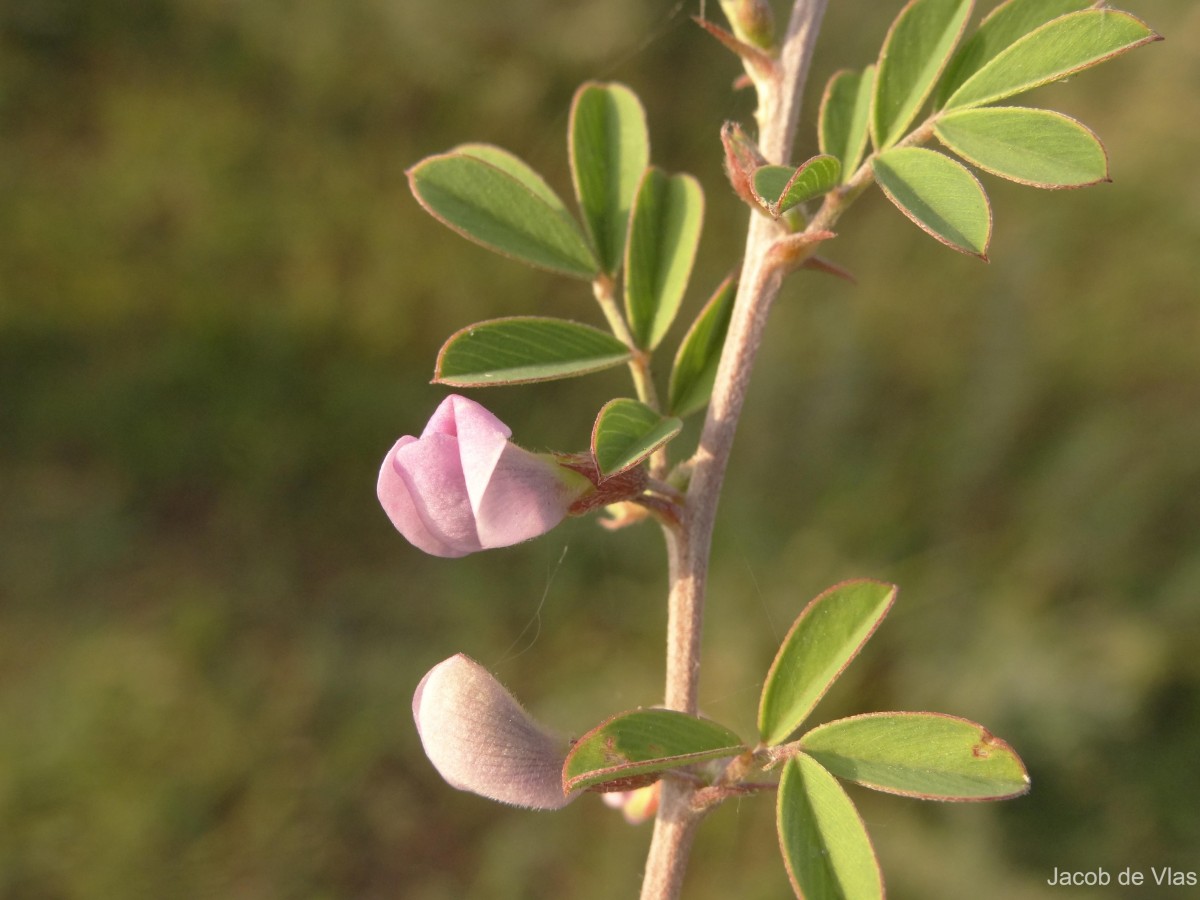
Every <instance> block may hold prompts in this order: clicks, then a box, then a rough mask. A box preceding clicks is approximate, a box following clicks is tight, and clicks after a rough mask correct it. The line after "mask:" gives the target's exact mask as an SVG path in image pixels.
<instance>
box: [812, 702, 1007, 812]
mask: <svg viewBox="0 0 1200 900" xmlns="http://www.w3.org/2000/svg"><path fill="white" fill-rule="evenodd" d="M800 747H801V748H802V749H803V750H804V752H805V753H807V754H809V755H810V756H811V757H813V759H815V760H817V762H819V763H820V764H821V765H822V766H824V767H825V768H826V769H828V770H829V771H830V772H832V773H833V774H834V775H837V776H839V777H840V778H845V779H847V780H849V781H855V782H857V783H859V784H862V785H865V786H866V787H870V788H875V789H876V790H880V791H885V792H887V793H891V794H904V795H905V796H909V797H918V798H921V799H923V800H1003V799H1005V798H1008V797H1016V796H1019V795H1021V794H1024V793H1025V792H1026V791H1028V790H1029V775H1028V774H1027V773H1026V771H1025V766H1024V764H1022V762H1021V759H1020V757H1018V756H1017V754H1016V753H1015V752H1014V751H1013V749H1012V747H1010V746H1009V745H1008V744H1006V743H1005V742H1004V741H1002V740H1000V739H999V738H997V737H995V736H994V735H993V734H991V732H989V731H988V730H987V729H986V728H984V727H983V726H981V725H977V724H976V723H974V722H970V721H968V720H967V719H960V718H957V717H956V716H947V715H944V714H942V713H930V712H885V713H868V714H866V715H861V716H851V717H850V718H848V719H838V720H837V721H834V722H829V723H827V724H825V725H821V726H819V727H817V728H814V729H813V730H812V731H810V732H808V734H806V735H804V737H802V738H801V739H800Z"/></svg>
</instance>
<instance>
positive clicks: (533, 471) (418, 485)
mask: <svg viewBox="0 0 1200 900" xmlns="http://www.w3.org/2000/svg"><path fill="white" fill-rule="evenodd" d="M511 436H512V430H511V429H510V428H509V427H508V426H507V425H505V424H504V423H503V422H501V421H500V420H499V419H497V418H496V417H495V416H494V415H492V413H490V412H489V411H488V410H487V409H485V408H484V407H483V406H481V405H480V404H478V403H476V402H475V401H474V400H468V399H467V398H466V397H461V396H459V395H457V394H451V395H450V396H449V397H447V398H446V399H445V400H443V401H442V403H441V405H440V406H438V408H437V410H436V411H435V412H434V414H433V416H432V418H430V420H429V423H428V424H427V425H426V426H425V430H424V431H423V432H421V436H420V437H419V438H417V437H412V436H411V435H405V436H404V437H402V438H400V440H398V441H397V442H396V444H395V446H393V447H392V449H391V450H390V451H389V452H388V454H387V456H386V457H385V458H384V461H383V467H382V468H381V469H380V472H379V483H378V488H377V490H378V494H379V502H380V503H381V504H382V505H383V509H384V511H385V512H386V513H387V514H388V518H390V519H391V520H392V524H393V525H395V526H396V528H397V530H398V531H399V532H400V533H401V534H402V535H404V537H405V538H407V539H408V541H409V542H410V543H411V544H413V546H415V547H417V548H419V549H421V550H424V551H425V552H426V553H430V554H432V555H434V556H445V557H457V556H466V555H467V554H468V553H475V552H477V551H479V550H487V549H490V548H493V547H507V546H509V545H511V544H517V543H520V542H521V541H525V540H528V539H530V538H533V537H537V536H538V535H540V534H544V533H545V532H547V531H549V530H550V529H551V528H553V527H554V526H555V525H557V524H558V523H559V522H561V521H562V520H563V518H565V517H566V515H567V513H568V512H569V511H570V510H571V506H572V504H574V503H575V502H576V501H577V500H579V499H580V498H581V497H582V496H584V495H585V494H586V493H588V492H589V491H591V490H592V489H593V485H592V483H591V482H590V481H589V480H588V479H587V478H585V477H584V476H583V475H581V474H579V473H578V472H574V471H572V470H570V469H568V468H566V467H564V466H561V465H559V464H558V463H557V462H556V461H555V460H554V458H553V457H550V456H543V455H539V454H536V453H530V452H529V451H528V450H523V449H521V448H520V447H518V446H517V445H516V444H513V443H511V442H510V441H509V437H511Z"/></svg>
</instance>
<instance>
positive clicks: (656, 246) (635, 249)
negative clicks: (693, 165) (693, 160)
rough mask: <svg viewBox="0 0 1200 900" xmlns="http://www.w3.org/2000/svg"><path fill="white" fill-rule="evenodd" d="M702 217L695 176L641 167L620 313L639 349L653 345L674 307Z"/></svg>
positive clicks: (664, 330) (700, 193)
mask: <svg viewBox="0 0 1200 900" xmlns="http://www.w3.org/2000/svg"><path fill="white" fill-rule="evenodd" d="M703 219H704V193H703V191H701V189H700V183H699V182H698V181H696V179H695V178H693V177H692V176H691V175H667V174H666V173H665V172H663V171H661V170H660V169H657V168H653V167H651V168H650V169H647V170H646V173H645V176H644V177H643V178H642V183H641V186H640V187H639V188H638V193H637V199H636V201H635V205H634V211H633V220H632V222H631V223H630V226H629V243H628V246H627V247H626V248H625V312H626V316H627V318H628V320H629V328H630V330H631V331H632V332H633V337H634V340H635V341H636V342H637V345H638V346H639V347H641V348H643V349H647V350H652V349H654V348H655V347H657V346H658V344H659V342H660V341H661V340H662V339H663V336H664V335H665V334H666V333H667V329H668V328H669V327H670V326H671V322H673V321H674V319H675V315H676V314H677V313H678V312H679V305H680V303H682V301H683V294H684V291H685V290H686V289H687V283H688V279H689V278H690V277H691V274H692V263H693V262H694V261H695V259H696V248H697V247H698V246H699V244H700V226H701V223H702V222H703Z"/></svg>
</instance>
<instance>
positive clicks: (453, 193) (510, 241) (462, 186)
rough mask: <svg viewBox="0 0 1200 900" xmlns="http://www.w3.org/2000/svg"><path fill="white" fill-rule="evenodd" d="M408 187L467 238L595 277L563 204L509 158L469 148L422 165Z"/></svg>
mask: <svg viewBox="0 0 1200 900" xmlns="http://www.w3.org/2000/svg"><path fill="white" fill-rule="evenodd" d="M408 181H409V186H410V187H411V189H412V192H413V195H414V196H415V197H416V198H417V200H418V202H420V204H421V205H422V206H423V207H425V209H426V211H428V212H429V214H430V215H432V216H433V217H434V218H436V219H437V220H438V221H440V222H441V223H442V224H444V225H446V226H447V227H449V228H452V229H453V230H455V231H457V232H458V233H459V234H461V235H462V236H463V237H466V238H468V239H469V240H472V241H474V242H475V243H477V244H481V245H482V246H484V247H487V248H488V249H490V250H494V251H496V252H497V253H502V254H504V255H505V256H510V257H512V258H513V259H517V260H520V261H522V262H525V263H528V264H530V265H533V266H539V267H541V268H544V269H550V270H552V271H555V272H560V273H562V274H564V275H572V276H574V277H576V278H585V279H589V280H590V279H592V278H593V277H595V275H596V273H597V269H598V264H597V262H596V258H595V256H594V255H593V254H592V251H591V248H590V247H589V246H588V243H587V240H586V238H585V237H584V236H583V233H582V232H581V231H580V229H579V226H578V225H577V224H576V223H575V220H574V219H573V218H571V216H570V214H569V213H568V212H567V210H566V207H564V206H563V204H562V201H561V200H559V199H558V197H557V196H556V195H555V194H554V192H553V191H551V190H550V188H549V187H548V186H547V185H546V183H545V182H544V181H543V180H542V179H541V177H540V176H539V175H537V174H536V173H535V172H534V171H533V170H532V169H530V168H529V167H528V166H527V165H525V163H523V162H521V160H519V159H517V158H516V157H515V156H512V155H511V154H509V153H507V152H506V151H503V150H501V149H499V148H498V147H489V146H487V145H481V144H468V145H467V146H466V148H461V149H459V150H452V151H450V152H449V153H444V154H441V155H440V156H431V157H429V158H427V159H424V160H422V161H421V162H419V163H417V164H416V165H415V166H413V167H412V168H411V169H409V170H408Z"/></svg>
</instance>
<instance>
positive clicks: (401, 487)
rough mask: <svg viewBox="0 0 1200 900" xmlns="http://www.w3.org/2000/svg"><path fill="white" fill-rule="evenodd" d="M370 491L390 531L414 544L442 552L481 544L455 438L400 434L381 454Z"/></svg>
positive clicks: (457, 551)
mask: <svg viewBox="0 0 1200 900" xmlns="http://www.w3.org/2000/svg"><path fill="white" fill-rule="evenodd" d="M376 490H377V493H378V495H379V502H380V503H381V504H382V506H383V509H384V511H385V512H386V513H387V514H388V518H389V519H391V520H392V524H393V525H394V526H396V530H397V531H399V532H400V533H401V534H402V535H404V537H405V538H406V539H407V540H408V541H409V543H411V544H412V545H413V546H415V547H417V548H418V549H420V550H424V551H425V552H426V553H430V554H432V555H434V556H443V557H457V556H465V555H466V554H468V553H474V552H475V551H477V550H480V549H482V547H481V546H480V544H479V538H478V535H477V534H476V531H475V516H474V513H472V511H471V506H470V502H469V500H468V498H467V492H466V485H465V484H464V483H463V479H462V472H461V470H460V469H459V467H458V442H457V440H456V439H455V438H453V437H448V436H446V435H441V434H434V435H432V436H430V437H424V438H422V439H420V440H417V439H416V438H414V437H411V436H405V437H402V438H400V440H399V441H397V442H396V444H395V446H393V447H392V449H391V451H390V452H389V453H388V455H387V456H386V457H385V458H384V461H383V466H382V467H381V468H380V470H379V482H378V485H377V487H376Z"/></svg>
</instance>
